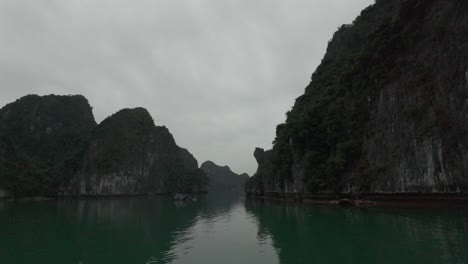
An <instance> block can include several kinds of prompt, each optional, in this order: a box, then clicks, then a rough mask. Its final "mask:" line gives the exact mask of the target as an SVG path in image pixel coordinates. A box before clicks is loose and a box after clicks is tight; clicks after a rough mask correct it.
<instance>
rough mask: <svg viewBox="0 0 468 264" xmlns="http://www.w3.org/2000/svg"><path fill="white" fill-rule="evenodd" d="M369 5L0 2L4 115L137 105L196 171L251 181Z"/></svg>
mask: <svg viewBox="0 0 468 264" xmlns="http://www.w3.org/2000/svg"><path fill="white" fill-rule="evenodd" d="M372 2H373V1H372V0H353V1H349V0H291V1H289V0H288V1H283V0H281V1H280V0H256V1H250V0H243V1H239V0H225V1H219V0H193V1H190V0H186V1H174V0H141V1H128V0H126V1H124V0H108V1H104V0H102V1H96V0H67V1H63V0H42V1H41V0H29V1H28V0H23V1H18V0H0V107H1V106H3V105H5V104H6V103H9V102H11V101H14V100H15V99H17V98H19V97H21V96H23V95H26V94H30V93H35V94H41V95H45V94H51V93H54V94H83V95H85V96H86V97H87V98H88V99H89V101H90V103H91V105H92V106H93V107H94V114H95V117H96V120H97V121H98V122H99V121H101V120H102V119H104V118H105V117H106V116H108V115H111V114H112V113H114V112H116V111H118V110H119V109H121V108H125V107H136V106H142V107H145V108H147V109H148V110H149V112H150V113H151V114H152V115H153V118H154V120H155V123H156V124H157V125H165V126H167V127H168V128H169V129H170V131H171V132H172V133H173V134H174V137H175V139H176V141H177V143H178V144H179V145H180V146H182V147H186V148H188V149H189V150H190V151H191V152H192V153H193V154H194V155H195V157H196V158H197V159H198V160H199V162H203V161H205V160H207V159H210V160H213V161H214V162H216V163H218V164H228V165H230V166H231V168H233V169H234V170H235V171H237V172H244V171H246V172H248V173H253V172H254V171H255V169H256V163H255V160H254V159H253V157H252V152H253V149H254V148H255V147H256V146H259V147H264V148H270V147H271V142H272V140H273V139H274V133H275V127H276V125H277V124H279V123H281V122H283V121H284V119H285V117H284V113H285V112H286V111H287V110H289V109H290V108H291V106H292V105H293V102H294V99H295V98H296V97H298V96H299V95H301V94H302V93H303V91H304V88H305V86H306V85H307V84H308V82H309V80H310V76H311V74H312V72H313V70H314V69H315V68H316V67H317V65H318V64H319V62H320V60H321V58H322V56H323V54H324V52H325V49H326V45H327V42H328V40H329V39H330V38H331V37H332V35H333V32H334V31H335V30H336V29H337V28H338V26H340V25H341V24H345V23H350V22H352V20H353V19H354V18H355V17H356V16H357V15H358V14H359V12H360V10H361V9H363V8H364V7H366V6H368V5H369V4H371V3H372Z"/></svg>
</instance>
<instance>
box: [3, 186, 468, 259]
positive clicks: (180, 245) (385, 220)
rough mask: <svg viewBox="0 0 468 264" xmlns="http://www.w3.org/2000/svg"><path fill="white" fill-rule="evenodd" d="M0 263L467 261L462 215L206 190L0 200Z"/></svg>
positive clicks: (467, 232)
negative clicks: (187, 199)
mask: <svg viewBox="0 0 468 264" xmlns="http://www.w3.org/2000/svg"><path fill="white" fill-rule="evenodd" d="M0 263H2V264H8V263H216V264H217V263H220V264H221V263H450V264H452V263H468V213H467V212H466V211H464V210H434V209H432V210H429V209H411V210H409V209H389V208H386V209H359V208H340V207H320V206H310V205H309V206H305V205H297V204H290V203H289V204H288V203H278V202H276V203H275V202H261V201H250V200H247V201H246V200H245V199H243V198H242V195H240V194H239V193H212V194H208V195H201V196H199V199H198V201H196V202H193V203H183V202H175V201H173V199H172V198H171V197H167V196H163V197H158V196H156V197H134V198H106V199H83V200H58V201H55V200H52V201H41V202H32V201H29V202H26V201H22V202H6V201H4V202H0Z"/></svg>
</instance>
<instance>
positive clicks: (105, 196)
mask: <svg viewBox="0 0 468 264" xmlns="http://www.w3.org/2000/svg"><path fill="white" fill-rule="evenodd" d="M207 193H208V191H199V192H189V194H207ZM173 194H174V192H161V193H159V192H154V193H153V192H151V193H124V194H86V195H59V196H52V197H47V196H46V197H44V196H35V197H20V198H12V197H1V198H0V202H1V201H6V202H17V201H18V202H19V201H51V200H80V199H82V200H87V199H116V198H134V197H153V196H168V195H173Z"/></svg>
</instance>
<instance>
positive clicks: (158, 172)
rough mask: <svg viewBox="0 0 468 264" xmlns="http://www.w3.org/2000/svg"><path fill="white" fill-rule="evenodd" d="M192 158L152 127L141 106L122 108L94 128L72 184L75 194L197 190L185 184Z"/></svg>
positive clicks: (193, 164)
mask: <svg viewBox="0 0 468 264" xmlns="http://www.w3.org/2000/svg"><path fill="white" fill-rule="evenodd" d="M194 170H198V164H197V161H196V159H195V158H194V157H193V156H192V155H191V154H190V153H189V152H188V151H187V150H186V149H182V148H179V147H178V146H177V144H176V142H175V141H174V138H173V137H172V135H171V133H170V132H169V130H168V129H167V128H166V127H157V126H155V125H154V122H153V119H152V118H151V116H150V114H149V113H148V111H147V110H146V109H144V108H135V109H123V110H120V111H119V112H117V113H116V114H114V115H112V116H110V117H108V118H106V119H105V120H104V121H102V123H101V124H99V125H98V127H97V128H96V129H95V130H94V131H93V133H92V135H91V137H90V140H89V144H88V147H87V149H86V151H85V153H84V158H83V168H82V169H81V170H80V171H79V173H78V176H77V177H75V179H74V181H73V182H72V184H71V192H72V194H74V195H97V194H98V195H119V194H136V193H162V192H171V191H182V190H183V191H195V190H199V189H201V188H203V184H204V183H203V182H200V183H199V184H200V186H199V185H197V183H196V182H194V183H193V186H188V183H185V182H184V179H185V178H186V177H189V176H190V174H191V173H193V171H194Z"/></svg>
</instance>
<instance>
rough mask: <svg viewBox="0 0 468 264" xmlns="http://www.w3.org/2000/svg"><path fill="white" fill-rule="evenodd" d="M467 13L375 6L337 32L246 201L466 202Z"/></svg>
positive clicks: (453, 5)
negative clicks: (416, 197) (447, 196)
mask: <svg viewBox="0 0 468 264" xmlns="http://www.w3.org/2000/svg"><path fill="white" fill-rule="evenodd" d="M467 13H468V3H467V2H466V1H462V0H454V1H449V2H447V1H442V0H429V1H426V0H424V1H423V0H406V1H403V0H394V1H377V2H376V4H374V5H372V6H370V7H368V8H366V9H365V10H364V11H363V12H362V13H361V15H360V16H359V17H358V18H357V19H356V20H355V21H354V22H353V24H352V25H345V26H342V27H341V28H340V29H339V30H338V31H337V32H336V33H335V35H334V37H333V39H332V40H331V41H330V43H329V45H328V49H327V53H326V55H325V57H324V58H323V60H322V63H321V65H320V66H319V67H318V68H317V70H316V71H315V73H314V74H313V76H312V81H311V83H310V84H309V86H308V87H307V88H306V90H305V94H304V95H302V96H300V97H299V98H297V99H296V103H295V105H294V107H293V109H292V110H291V111H290V112H288V113H287V120H286V123H284V124H281V125H279V126H278V128H277V133H276V134H277V135H276V139H275V143H274V147H273V149H272V151H271V152H272V153H271V155H269V156H270V158H269V160H268V161H267V162H265V161H264V159H263V158H260V159H259V158H258V157H259V154H261V151H258V150H256V151H255V153H254V156H255V158H256V159H257V161H258V162H259V169H258V171H257V173H256V175H255V176H254V177H253V178H252V179H251V181H250V183H249V185H248V190H247V191H248V192H249V193H252V194H262V193H266V192H277V193H282V194H287V193H293V194H302V193H414V192H419V193H421V192H422V193H433V192H439V193H453V192H467V191H468V158H467V152H468V134H467V133H468V122H467V120H468V97H467V90H468V78H467V76H466V75H467V70H468V53H467V52H466V50H468V37H467V36H468V35H467V34H466V32H467V25H466V14H467ZM265 164H266V165H265Z"/></svg>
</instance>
